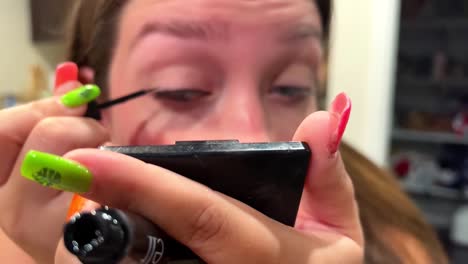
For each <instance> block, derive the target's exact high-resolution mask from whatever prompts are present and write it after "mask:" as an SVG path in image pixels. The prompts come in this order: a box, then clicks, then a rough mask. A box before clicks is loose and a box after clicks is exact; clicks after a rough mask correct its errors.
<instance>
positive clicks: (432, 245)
mask: <svg viewBox="0 0 468 264" xmlns="http://www.w3.org/2000/svg"><path fill="white" fill-rule="evenodd" d="M340 152H341V155H342V158H343V161H344V163H345V166H346V170H347V171H348V173H349V175H350V176H351V179H352V181H353V184H354V188H355V193H356V200H357V203H358V205H359V212H360V218H361V222H362V227H363V229H364V237H365V239H366V252H365V253H366V260H367V261H368V262H366V263H399V262H397V261H396V259H398V257H399V256H400V257H401V256H402V255H403V256H405V257H407V258H410V257H411V252H405V251H408V249H407V248H405V247H404V246H405V245H404V243H401V242H404V241H401V242H400V243H398V241H397V240H398V238H400V237H401V236H400V234H403V237H410V238H411V239H413V240H415V241H417V242H419V244H420V246H419V247H420V248H421V249H423V250H424V249H425V250H426V254H428V258H429V259H431V260H432V261H433V263H447V259H446V256H445V254H444V250H443V249H442V246H441V244H440V243H439V241H438V239H437V236H436V234H435V232H434V231H433V229H432V228H431V227H430V226H429V225H428V224H427V223H426V221H425V220H424V218H423V217H422V214H421V212H420V210H418V209H417V208H416V207H415V206H414V204H413V203H412V202H411V201H410V199H409V198H408V196H407V195H406V194H405V193H404V192H403V191H402V190H401V189H400V185H399V183H398V181H397V180H396V179H395V178H394V177H393V176H392V175H391V174H389V173H388V172H386V171H384V170H383V169H381V168H379V167H377V166H376V165H375V164H374V163H372V162H371V161H370V160H369V159H367V158H366V157H364V156H363V155H362V154H360V153H359V152H358V151H356V150H355V149H354V148H352V147H351V146H350V145H348V144H345V143H344V144H342V146H341V148H340ZM392 233H393V234H392ZM385 237H390V238H391V239H390V240H393V241H388V240H385V239H384V238H385ZM383 257H384V258H383ZM412 263H417V261H416V260H415V261H412Z"/></svg>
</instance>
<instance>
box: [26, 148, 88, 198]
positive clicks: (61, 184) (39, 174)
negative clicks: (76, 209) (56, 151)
mask: <svg viewBox="0 0 468 264" xmlns="http://www.w3.org/2000/svg"><path fill="white" fill-rule="evenodd" d="M21 174H22V175H23V177H25V178H27V179H29V180H32V181H35V182H37V183H39V184H41V185H44V186H46V187H50V188H54V189H58V190H62V191H68V192H74V193H84V192H87V191H89V188H90V186H91V181H92V179H93V176H92V175H91V173H90V172H89V170H88V169H86V168H85V167H83V166H82V165H80V164H78V163H76V162H73V161H70V160H66V159H64V158H62V157H59V156H55V155H52V154H48V153H43V152H38V151H34V150H32V151H29V152H28V154H26V157H25V158H24V160H23V164H22V166H21Z"/></svg>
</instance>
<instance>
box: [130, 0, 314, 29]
mask: <svg viewBox="0 0 468 264" xmlns="http://www.w3.org/2000/svg"><path fill="white" fill-rule="evenodd" d="M165 20H179V21H180V20H187V21H202V22H212V23H215V24H216V23H219V25H220V26H224V27H233V28H238V29H249V28H253V29H256V30H261V29H267V30H268V29H269V30H272V29H273V30H275V29H276V30H278V31H281V30H283V31H284V30H288V29H292V28H296V29H301V28H302V30H303V31H304V30H305V31H307V30H315V31H321V28H322V25H321V22H320V14H319V13H318V9H317V7H316V5H315V1H314V0H132V1H130V2H129V4H128V5H127V7H126V9H125V10H124V12H123V17H122V20H121V21H122V24H121V29H122V30H123V31H126V32H130V33H129V34H130V35H135V34H138V30H139V29H141V28H142V27H144V26H145V25H146V24H147V23H150V22H151V21H155V22H158V21H165ZM283 28H284V29H283Z"/></svg>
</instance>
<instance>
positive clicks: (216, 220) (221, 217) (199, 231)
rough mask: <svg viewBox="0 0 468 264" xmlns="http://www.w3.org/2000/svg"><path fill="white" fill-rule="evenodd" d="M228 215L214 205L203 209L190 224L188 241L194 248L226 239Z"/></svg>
mask: <svg viewBox="0 0 468 264" xmlns="http://www.w3.org/2000/svg"><path fill="white" fill-rule="evenodd" d="M226 220H227V218H226V215H225V214H224V212H223V210H222V209H221V208H220V207H219V206H216V205H214V204H209V205H207V206H205V207H203V208H202V209H201V210H199V211H198V213H197V214H195V217H194V218H193V220H192V221H190V222H189V230H190V232H188V235H187V238H186V241H187V244H188V245H190V246H191V247H194V248H200V247H205V246H206V244H207V243H209V242H210V241H218V240H219V239H222V238H224V234H225V231H226V230H225V229H226Z"/></svg>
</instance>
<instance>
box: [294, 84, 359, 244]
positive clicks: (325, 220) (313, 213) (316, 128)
mask: <svg viewBox="0 0 468 264" xmlns="http://www.w3.org/2000/svg"><path fill="white" fill-rule="evenodd" d="M350 112H351V100H350V98H349V97H348V96H347V95H346V94H344V93H342V94H339V95H338V96H337V97H336V98H335V100H334V101H333V103H332V106H331V109H330V112H315V113H313V114H311V115H310V116H309V117H307V118H306V120H304V122H303V123H302V124H301V125H300V126H299V128H298V130H297V132H296V134H295V136H294V140H296V141H305V142H307V143H308V144H309V147H310V148H311V150H312V152H313V153H312V157H311V161H310V164H311V166H310V168H309V172H308V175H307V178H306V184H305V187H304V192H303V196H302V199H301V204H300V207H299V212H298V217H297V219H296V228H298V229H300V230H303V231H306V232H307V231H309V232H310V231H312V230H314V229H316V228H325V229H333V230H334V231H337V232H339V233H341V234H344V235H346V236H348V237H350V238H352V239H353V240H355V241H356V242H358V243H359V244H361V245H362V243H363V238H362V232H361V228H360V222H359V214H358V209H357V203H356V201H355V197H354V188H353V185H352V182H351V179H350V177H349V175H348V174H347V172H346V170H345V168H344V165H343V161H342V160H341V156H340V154H339V152H338V147H339V144H340V141H341V138H342V136H343V133H344V130H345V128H346V125H347V122H348V119H349V116H350Z"/></svg>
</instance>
